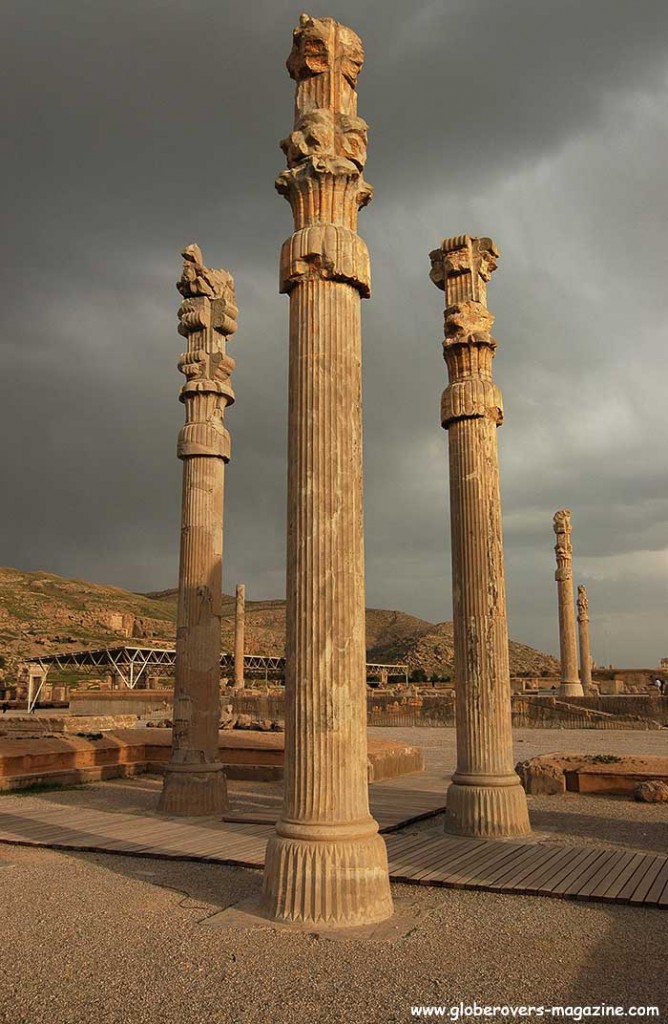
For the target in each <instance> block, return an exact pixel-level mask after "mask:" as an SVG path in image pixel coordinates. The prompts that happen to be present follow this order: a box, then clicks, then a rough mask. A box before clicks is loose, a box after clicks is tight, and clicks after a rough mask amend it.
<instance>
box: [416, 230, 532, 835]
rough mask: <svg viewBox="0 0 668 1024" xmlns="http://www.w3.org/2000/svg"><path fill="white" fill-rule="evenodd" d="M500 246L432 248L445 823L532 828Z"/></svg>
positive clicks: (473, 829) (468, 242) (465, 830)
mask: <svg viewBox="0 0 668 1024" xmlns="http://www.w3.org/2000/svg"><path fill="white" fill-rule="evenodd" d="M497 258H498V252H497V250H496V248H495V246H494V244H493V243H492V241H491V239H488V238H480V239H478V238H471V237H470V236H468V235H460V236H456V237H454V238H450V239H446V240H445V241H444V242H443V243H442V245H441V247H440V248H439V249H436V250H434V252H432V253H431V261H432V272H431V278H432V280H433V282H434V284H436V285H437V286H438V287H441V288H443V289H444V291H445V292H446V310H445V341H444V343H443V344H444V355H445V360H446V363H447V366H448V374H449V380H450V383H449V386H448V387H447V388H446V390H445V392H444V394H443V399H442V405H441V422H442V425H443V427H444V428H445V429H446V430H447V431H448V447H449V462H450V533H451V540H452V602H453V626H454V639H455V652H454V663H455V664H454V667H455V687H456V710H455V714H456V726H457V769H456V771H455V773H454V775H453V779H452V784H451V786H450V788H449V789H448V794H447V806H446V823H445V827H446V830H447V831H450V832H454V833H457V834H460V835H472V836H512V835H524V834H526V833H527V832H529V830H530V827H529V818H528V812H527V804H526V796H525V794H524V791H523V789H522V788H521V785H520V780H519V777H518V775H517V774H516V773H515V771H514V768H513V745H512V730H511V706H510V671H509V664H508V626H507V615H506V592H505V578H504V559H503V531H502V522H501V494H500V487H499V461H498V447H497V436H496V430H497V426H499V425H500V423H501V422H502V419H503V407H502V401H501V393H500V391H499V389H498V387H497V386H496V385H495V384H494V381H493V377H492V360H493V357H494V352H495V349H496V345H497V342H496V341H495V339H494V338H492V336H491V333H490V331H491V326H492V323H493V320H494V318H493V316H492V315H491V314H490V313H489V311H488V309H487V295H486V287H485V285H486V282H487V281H488V280H489V278H490V276H491V274H492V272H493V271H494V269H495V268H496V261H497Z"/></svg>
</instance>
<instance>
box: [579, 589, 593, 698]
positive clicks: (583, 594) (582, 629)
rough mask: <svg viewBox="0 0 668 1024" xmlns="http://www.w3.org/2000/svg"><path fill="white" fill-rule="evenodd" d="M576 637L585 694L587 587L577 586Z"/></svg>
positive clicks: (587, 669) (588, 673) (588, 649)
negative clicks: (578, 644) (578, 643)
mask: <svg viewBox="0 0 668 1024" xmlns="http://www.w3.org/2000/svg"><path fill="white" fill-rule="evenodd" d="M578 637H579V641H580V682H581V683H582V689H583V690H584V692H585V695H587V694H589V693H591V645H590V641H589V598H588V597H587V588H586V587H585V586H583V584H582V583H581V584H580V585H579V587H578Z"/></svg>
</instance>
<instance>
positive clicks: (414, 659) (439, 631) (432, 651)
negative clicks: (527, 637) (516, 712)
mask: <svg viewBox="0 0 668 1024" xmlns="http://www.w3.org/2000/svg"><path fill="white" fill-rule="evenodd" d="M508 646H509V654H510V674H511V675H513V676H519V675H529V676H540V675H550V676H553V675H558V674H559V662H558V661H557V659H556V658H553V657H552V656H551V655H550V654H543V653H542V651H537V650H536V649H535V648H534V647H527V645H526V644H521V643H518V642H517V641H516V640H510V642H509V645H508ZM454 651H455V644H454V635H453V628H452V623H451V622H439V623H438V624H437V625H436V626H429V628H428V629H426V630H423V631H420V632H418V633H416V634H415V635H413V636H407V637H404V638H402V639H399V640H397V641H390V642H389V643H384V644H380V645H378V646H376V647H373V648H372V649H371V650H369V660H370V661H379V662H393V661H405V662H406V663H407V664H408V666H409V668H410V669H411V670H414V669H422V671H423V672H424V673H425V674H426V676H427V678H431V677H432V676H434V675H435V676H439V677H441V678H443V677H450V678H452V674H453V663H454Z"/></svg>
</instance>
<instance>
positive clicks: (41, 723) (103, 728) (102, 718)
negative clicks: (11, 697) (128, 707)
mask: <svg viewBox="0 0 668 1024" xmlns="http://www.w3.org/2000/svg"><path fill="white" fill-rule="evenodd" d="M136 724H137V716H136V715H63V716H62V717H61V716H56V715H53V716H52V715H45V716H41V715H25V716H22V717H21V718H15V717H12V718H0V737H4V736H7V737H10V738H14V737H17V738H23V739H31V738H32V739H36V738H40V737H47V736H53V735H60V734H67V735H74V736H76V735H78V734H80V733H86V734H90V733H100V732H102V733H105V732H111V731H112V730H114V729H132V728H133V727H134V726H135V725H136Z"/></svg>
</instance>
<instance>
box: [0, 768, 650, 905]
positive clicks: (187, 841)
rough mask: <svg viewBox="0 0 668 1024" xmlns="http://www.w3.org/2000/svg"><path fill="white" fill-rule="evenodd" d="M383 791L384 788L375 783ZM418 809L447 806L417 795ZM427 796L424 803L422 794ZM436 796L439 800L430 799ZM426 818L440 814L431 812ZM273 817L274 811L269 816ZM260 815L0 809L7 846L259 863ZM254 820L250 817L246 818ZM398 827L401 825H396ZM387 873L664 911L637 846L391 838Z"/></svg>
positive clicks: (263, 821) (393, 806) (402, 806)
mask: <svg viewBox="0 0 668 1024" xmlns="http://www.w3.org/2000/svg"><path fill="white" fill-rule="evenodd" d="M378 785H380V784H378ZM410 793H411V795H412V796H411V802H410V811H411V813H421V812H422V811H423V810H425V808H429V807H430V806H435V805H436V803H437V802H439V801H440V802H442V795H441V794H440V793H433V794H420V793H418V792H417V791H415V790H411V791H410ZM404 795H405V792H404V791H402V790H401V789H400V788H399V787H396V794H395V793H392V794H389V793H388V791H387V790H386V791H385V793H383V795H382V798H381V799H379V801H378V806H377V809H376V811H377V817H378V818H380V819H381V820H382V819H383V818H385V817H386V818H390V817H391V816H392V815H395V817H396V815H397V814H404V815H405V814H406V813H407V810H408V808H407V806H406V802H405V801H403V800H402V796H404ZM424 796H426V797H427V800H426V801H425V800H423V799H422V797H424ZM432 797H433V800H432ZM426 813H434V812H432V811H431V810H429V809H427V811H426ZM267 816H268V815H267ZM267 816H265V815H264V814H258V816H257V818H256V819H255V820H253V819H252V818H251V814H250V813H249V816H248V818H246V817H245V816H240V817H239V818H238V819H237V820H235V821H229V820H222V821H221V820H220V819H218V818H208V819H204V820H202V819H173V818H171V819H170V818H165V819H161V818H159V817H142V816H141V815H139V814H123V813H118V814H117V813H113V812H107V811H98V810H96V809H93V808H91V809H84V810H80V809H78V808H75V807H70V806H59V807H53V808H40V809H38V810H36V809H34V808H31V807H30V806H29V805H28V806H26V808H25V812H24V813H21V811H18V812H17V811H16V809H14V811H13V812H8V813H3V812H2V811H0V842H7V843H18V844H22V845H31V846H47V847H49V846H50V847H56V848H64V849H77V850H96V851H99V852H105V853H110V854H129V855H133V854H134V855H140V856H147V857H151V856H154V857H161V858H175V859H181V860H183V859H192V860H202V861H206V862H213V863H221V864H236V865H240V866H246V867H256V868H257V867H261V866H262V864H263V863H264V854H265V847H266V842H267V839H268V838H269V836H270V835H272V833H273V824H272V823H271V822H269V821H267ZM249 819H250V820H249ZM395 827H396V826H395ZM386 844H387V848H388V860H389V865H390V875H391V877H392V878H393V879H394V880H395V881H403V882H406V883H409V884H419V885H441V886H447V887H452V888H471V889H487V890H492V891H497V892H506V893H516V894H522V893H525V894H532V895H546V896H554V897H561V898H571V899H572V898H576V899H579V900H603V901H606V902H615V903H631V904H634V905H637V906H639V905H643V906H654V907H667V906H668V857H664V856H662V855H659V854H646V853H642V852H640V851H636V850H630V851H629V850H621V849H610V848H604V847H594V846H589V845H587V846H577V845H571V844H568V845H566V844H559V843H552V842H535V841H533V842H531V841H528V842H522V841H513V842H508V841H505V840H484V839H472V838H464V837H457V836H450V835H446V834H444V833H441V832H439V833H438V834H435V833H434V831H431V832H429V831H423V832H413V833H409V834H407V835H402V834H400V833H397V832H393V833H392V834H390V835H388V837H387V839H386Z"/></svg>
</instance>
